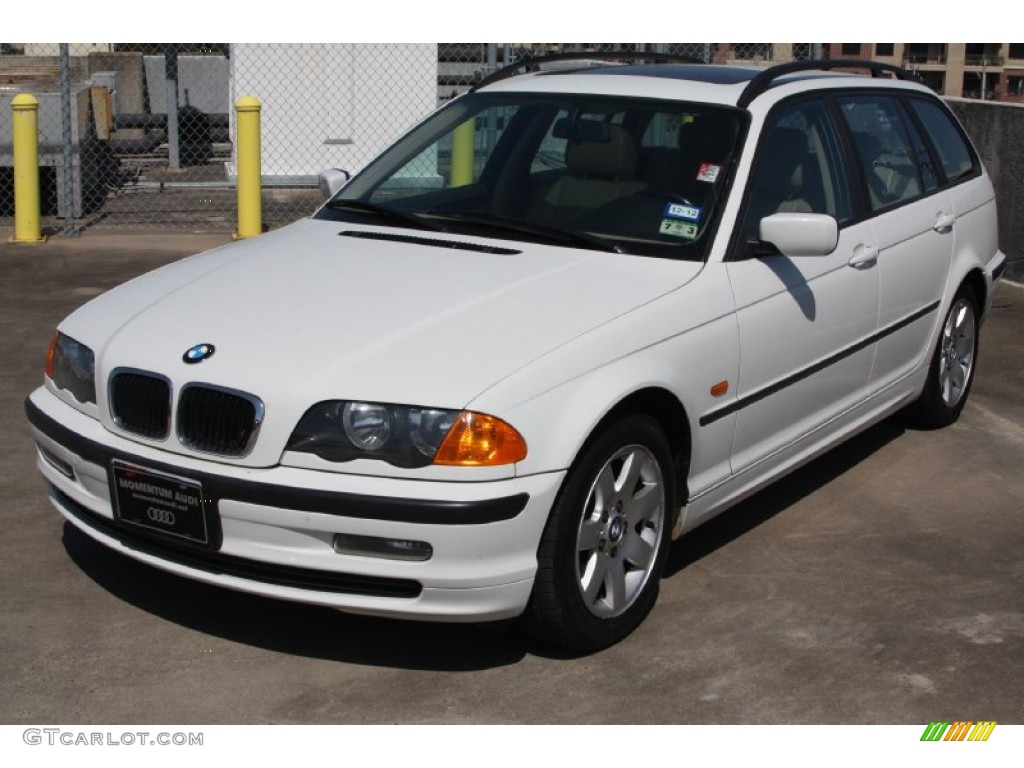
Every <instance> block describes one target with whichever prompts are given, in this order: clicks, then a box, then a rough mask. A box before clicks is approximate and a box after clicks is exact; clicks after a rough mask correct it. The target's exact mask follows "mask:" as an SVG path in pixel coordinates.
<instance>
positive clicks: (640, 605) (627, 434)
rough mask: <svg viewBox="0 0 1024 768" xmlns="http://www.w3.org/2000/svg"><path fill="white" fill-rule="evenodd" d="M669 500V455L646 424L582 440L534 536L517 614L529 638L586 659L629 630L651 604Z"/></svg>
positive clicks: (631, 423) (655, 429)
mask: <svg viewBox="0 0 1024 768" xmlns="http://www.w3.org/2000/svg"><path fill="white" fill-rule="evenodd" d="M627 461H629V462H630V463H629V466H628V467H627ZM630 467H631V468H632V469H630ZM631 473H632V474H631ZM610 483H611V485H609V484H610ZM615 483H618V484H619V485H620V487H618V488H616V487H615ZM674 499H675V488H674V476H673V470H672V453H671V449H670V447H669V443H668V440H667V439H666V437H665V434H664V432H662V430H661V428H660V427H659V426H658V423H657V422H656V421H655V420H654V419H653V418H651V417H650V416H646V415H632V416H627V417H625V418H623V419H621V420H620V421H617V422H615V423H614V424H612V425H611V426H609V427H608V428H607V429H605V430H604V431H603V432H602V433H601V434H600V435H598V436H597V438H596V439H594V440H593V441H591V443H590V444H589V445H588V446H587V447H585V448H584V450H583V451H582V452H581V454H580V456H579V457H578V458H577V460H576V461H575V463H574V464H573V466H572V468H571V469H570V470H569V473H568V475H567V476H566V479H565V482H564V484H563V485H562V489H561V491H560V492H559V495H558V498H557V500H556V501H555V504H554V507H553V508H552V510H551V516H550V517H549V518H548V522H547V525H546V526H545V528H544V533H543V535H542V537H541V542H540V546H539V548H538V551H537V577H536V581H535V583H534V587H533V594H532V596H531V598H530V604H529V606H528V607H527V609H526V614H525V618H526V620H527V623H528V626H529V628H530V630H531V631H532V632H533V634H535V635H537V636H538V637H540V638H541V639H542V640H545V641H547V642H549V643H552V644H555V645H558V646H561V647H564V648H570V649H573V650H578V651H595V650H599V649H601V648H605V647H607V646H609V645H612V644H614V643H616V642H618V641H619V640H621V639H622V638H624V637H625V636H626V635H628V634H629V633H630V632H632V631H633V630H634V629H635V628H636V627H637V626H638V625H639V624H640V622H642V621H643V619H644V617H646V616H647V614H648V613H649V612H650V610H651V608H652V607H653V606H654V603H655V601H656V600H657V597H658V586H659V584H658V582H659V580H660V578H661V573H662V570H663V569H664V565H665V559H666V558H667V556H668V550H669V545H670V534H671V527H672V523H673V521H674V516H675V510H674V509H673V503H674ZM598 574H600V576H598ZM620 575H621V578H619V577H620ZM588 577H589V578H588Z"/></svg>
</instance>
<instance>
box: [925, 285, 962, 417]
mask: <svg viewBox="0 0 1024 768" xmlns="http://www.w3.org/2000/svg"><path fill="white" fill-rule="evenodd" d="M977 358H978V299H977V297H976V296H975V293H974V291H973V289H971V287H970V286H967V285H965V286H963V287H962V288H961V289H960V291H959V292H958V293H957V295H956V298H954V299H953V305H952V306H951V307H950V308H949V313H948V314H947V315H946V320H945V322H944V323H943V325H942V332H941V333H940V334H939V339H938V343H937V344H936V346H935V352H934V353H933V355H932V362H931V367H930V369H929V371H928V380H927V382H926V383H925V387H924V391H923V392H922V393H921V397H920V398H919V399H918V401H917V402H916V403H915V404H914V405H913V406H912V407H911V410H910V418H911V421H913V422H914V423H916V424H919V425H921V426H925V427H944V426H947V425H948V424H952V423H953V422H954V421H956V420H957V418H958V417H959V416H960V411H962V410H963V408H964V405H965V404H966V402H967V395H968V393H969V392H970V390H971V382H973V380H974V367H975V363H976V362H977Z"/></svg>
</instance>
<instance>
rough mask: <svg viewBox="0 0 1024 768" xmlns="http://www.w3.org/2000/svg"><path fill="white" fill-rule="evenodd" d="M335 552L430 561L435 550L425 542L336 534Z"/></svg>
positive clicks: (391, 558) (390, 558)
mask: <svg viewBox="0 0 1024 768" xmlns="http://www.w3.org/2000/svg"><path fill="white" fill-rule="evenodd" d="M334 551H335V552H337V553H338V554H339V555H359V556H361V557H386V558H388V559H389V560H429V559H430V557H431V555H433V554H434V548H433V547H432V546H430V545H429V544H428V543H427V542H425V541H411V540H409V539H382V538H379V537H377V536H356V535H355V534H351V533H336V534H334Z"/></svg>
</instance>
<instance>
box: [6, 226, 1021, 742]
mask: <svg viewBox="0 0 1024 768" xmlns="http://www.w3.org/2000/svg"><path fill="white" fill-rule="evenodd" d="M227 240H228V238H227V237H226V236H222V235H203V236H196V235H181V234H160V235H153V234H148V233H142V232H139V233H135V234H132V235H123V234H121V235H103V236H100V235H97V234H94V233H86V234H85V235H84V236H83V237H81V238H78V239H74V240H65V239H61V238H55V239H53V240H51V242H50V243H48V244H46V245H43V246H10V245H6V244H4V245H0V323H2V328H3V333H2V334H0V355H2V358H0V359H2V360H3V365H2V366H0V440H2V444H3V447H4V450H3V452H2V453H0V488H2V490H3V496H2V498H0V520H2V521H3V527H2V530H3V535H2V536H0V616H2V617H3V621H2V623H0V722H5V723H167V724H173V723H438V722H444V723H477V722H484V723H606V722H607V723H907V724H920V725H921V726H922V727H923V726H924V725H925V724H927V723H928V722H929V721H930V720H935V719H947V720H951V719H967V720H977V719H990V720H997V721H999V722H1000V723H1013V722H1017V723H1019V722H1021V721H1022V719H1024V718H1022V713H1024V687H1022V686H1021V685H1020V674H1019V670H1020V669H1022V668H1024V596H1022V595H1024V591H1022V587H1024V558H1022V557H1021V552H1022V551H1024V480H1022V479H1021V478H1022V474H1021V469H1022V466H1024V334H1021V332H1020V331H1021V328H1024V288H1020V287H1016V286H1012V285H1005V284H1004V285H1003V286H1001V287H1000V289H999V290H998V292H997V294H996V297H995V308H994V309H993V311H992V314H991V316H990V319H989V321H988V323H987V324H986V326H985V327H984V329H983V332H982V349H981V360H980V364H979V368H978V374H977V379H976V381H975V386H974V391H973V393H972V397H971V400H970V402H969V403H968V405H967V408H966V409H965V411H964V414H963V416H962V418H961V419H960V421H959V422H958V423H957V424H955V425H954V426H952V427H950V428H948V429H945V430H940V431H934V432H922V431H911V430H906V429H904V427H903V426H902V425H901V424H900V423H899V421H898V420H890V421H888V422H886V423H884V424H881V425H880V426H877V427H875V428H873V429H871V430H870V431H868V432H866V433H864V434H863V435H861V436H860V437H858V438H856V439H855V440H853V441H852V442H850V443H848V444H847V445H845V446H843V447H841V448H839V449H837V450H835V451H833V452H832V453H830V454H828V455H827V456H825V457H823V458H822V459H820V460H818V461H816V462H815V463H813V464H811V465H809V466H808V467H806V468H804V469H803V470H802V471H800V472H799V473H797V474H795V475H793V476H791V477H789V478H787V479H786V480H784V481H782V482H781V483H779V484H777V485H776V486H774V487H773V488H770V489H768V490H767V491H765V492H763V493H761V494H759V495H758V496H756V497H754V498H752V499H750V500H749V501H747V502H745V503H744V504H742V505H741V506H739V507H737V508H735V509H733V510H732V511H730V512H728V513H726V514H725V515H724V516H722V517H720V518H718V519H717V520H715V521H713V522H711V523H709V524H708V525H706V526H705V527H703V528H702V529H700V530H698V531H696V532H695V533H693V534H692V535H690V536H688V537H687V538H685V539H684V540H682V541H680V542H678V543H677V544H676V545H675V547H674V549H673V552H672V556H671V561H670V567H669V569H668V574H667V575H666V578H665V579H664V580H663V582H662V593H661V598H660V600H659V603H658V605H657V606H656V608H655V609H654V612H653V613H652V614H651V616H650V617H649V618H648V620H647V621H646V623H645V624H644V625H643V626H642V627H641V628H640V629H639V630H638V631H637V632H635V633H634V634H633V635H632V636H630V637H629V638H628V639H627V640H626V641H624V642H623V643H621V644H620V645H618V646H616V647H614V648H611V649H608V650H606V651H604V652H601V653H598V654H594V655H591V656H582V657H577V656H565V655H562V654H558V653H554V652H552V650H551V649H549V648H546V647H542V646H539V645H537V644H535V643H533V642H532V641H529V640H524V639H523V638H522V637H521V636H519V635H517V634H516V633H514V632H511V631H508V630H507V629H505V628H502V627H476V626H446V625H434V624H409V623H402V622H395V621H385V620H380V619H371V618H364V617H355V616H347V615H343V614H340V613H336V612H333V611H330V610H326V609H320V608H313V607H305V606H300V605H293V604H288V603H279V602H274V601H270V600H265V599H261V598H256V597H251V596H246V595H242V594H238V593H233V592H229V591H226V590H221V589H216V588H212V587H208V586H203V585H200V584H196V583H193V582H190V581H186V580H184V579H180V578H177V577H174V576H170V575H167V574H164V573H162V572H160V571H156V570H153V569H150V568H147V567H144V566H142V565H140V564H136V563H135V562H133V561H130V560H127V559H125V558H122V557H120V556H117V555H115V554H113V553H111V552H108V551H107V550H105V549H103V548H102V547H100V546H98V545H96V544H93V543H92V542H91V540H89V539H88V538H86V537H85V536H83V535H81V534H79V533H77V532H76V531H75V529H73V528H71V527H69V526H65V525H64V524H63V522H62V518H61V517H60V516H59V515H58V514H57V512H56V511H55V510H54V509H53V508H52V507H51V506H50V504H49V503H48V501H47V500H46V495H45V491H44V487H43V482H42V480H41V478H40V477H39V475H38V473H37V472H36V470H35V469H34V466H33V457H34V452H33V447H32V441H31V437H30V432H29V428H28V424H27V422H26V420H25V417H24V413H23V409H22V401H23V399H24V397H25V395H26V394H27V393H28V392H29V391H30V390H31V389H32V388H34V387H35V386H37V384H38V383H39V382H40V381H41V377H42V367H43V361H44V357H45V353H46V348H47V344H48V341H49V338H50V335H51V333H52V330H53V327H54V326H55V324H56V323H57V322H58V321H59V320H60V319H61V318H62V317H63V316H64V315H66V314H67V313H68V312H69V311H70V310H72V309H73V308H74V307H76V306H77V305H79V304H80V303H82V302H84V301H86V300H87V299H89V298H91V297H92V296H94V295H97V294H98V293H100V292H101V291H103V290H106V289H107V288H109V287H111V286H113V285H115V284H117V283H120V282H122V281H124V280H126V279H128V278H130V277H132V276H134V275H137V274H140V273H142V272H144V271H147V270H149V269H152V268H154V267H156V266H159V265H161V264H164V263H167V262H169V261H172V260H174V259H176V258H179V257H181V256H184V255H187V254H190V253H194V252H196V251H199V250H202V249H204V248H208V247H211V246H213V245H217V244H220V243H223V242H226V241H227Z"/></svg>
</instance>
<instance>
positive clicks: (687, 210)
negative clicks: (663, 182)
mask: <svg viewBox="0 0 1024 768" xmlns="http://www.w3.org/2000/svg"><path fill="white" fill-rule="evenodd" d="M700 214H701V210H700V208H698V207H696V206H694V205H682V204H681V203H669V204H668V205H666V206H665V213H663V214H662V215H663V216H664V217H665V218H666V219H682V220H683V221H700Z"/></svg>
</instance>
